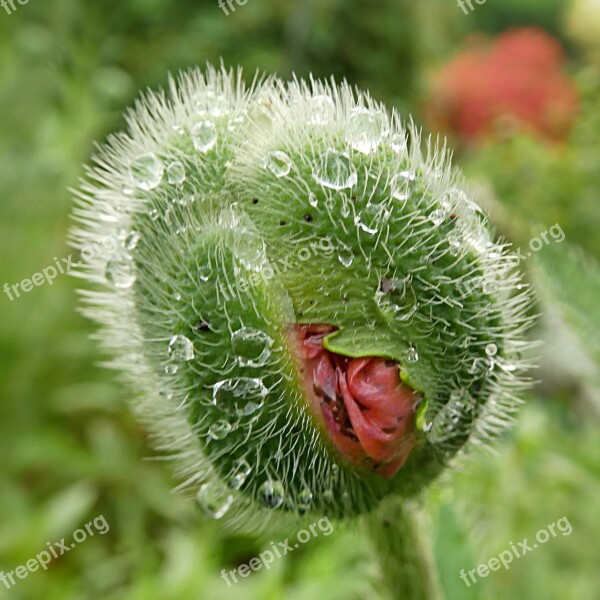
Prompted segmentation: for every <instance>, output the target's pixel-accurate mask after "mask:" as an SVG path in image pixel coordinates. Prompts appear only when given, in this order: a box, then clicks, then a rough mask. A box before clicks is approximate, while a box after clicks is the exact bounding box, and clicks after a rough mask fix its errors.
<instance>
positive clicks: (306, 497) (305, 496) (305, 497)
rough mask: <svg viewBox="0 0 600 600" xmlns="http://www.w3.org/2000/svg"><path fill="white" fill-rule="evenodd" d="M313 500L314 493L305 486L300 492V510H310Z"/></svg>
mask: <svg viewBox="0 0 600 600" xmlns="http://www.w3.org/2000/svg"><path fill="white" fill-rule="evenodd" d="M312 501H313V493H312V492H311V491H310V490H309V489H308V488H304V489H303V490H302V491H301V492H300V494H298V510H300V511H302V512H304V511H307V510H309V509H310V507H311V504H312Z"/></svg>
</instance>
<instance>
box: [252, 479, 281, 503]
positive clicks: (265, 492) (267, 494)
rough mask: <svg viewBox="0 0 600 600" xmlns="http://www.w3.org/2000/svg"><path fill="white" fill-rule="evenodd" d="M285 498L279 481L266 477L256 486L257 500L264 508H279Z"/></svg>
mask: <svg viewBox="0 0 600 600" xmlns="http://www.w3.org/2000/svg"><path fill="white" fill-rule="evenodd" d="M284 499H285V491H284V489H283V485H282V484H281V482H280V481H277V480H272V479H268V480H267V481H265V482H264V483H263V484H262V485H261V486H260V488H258V501H259V502H260V503H261V504H262V505H263V506H264V507H265V508H279V507H280V506H281V505H282V504H283V501H284Z"/></svg>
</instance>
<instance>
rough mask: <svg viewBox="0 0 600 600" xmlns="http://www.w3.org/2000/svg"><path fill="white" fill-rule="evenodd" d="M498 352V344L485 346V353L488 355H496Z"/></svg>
mask: <svg viewBox="0 0 600 600" xmlns="http://www.w3.org/2000/svg"><path fill="white" fill-rule="evenodd" d="M497 352H498V346H496V344H488V345H487V346H486V347H485V353H486V354H487V355H488V356H496V353H497Z"/></svg>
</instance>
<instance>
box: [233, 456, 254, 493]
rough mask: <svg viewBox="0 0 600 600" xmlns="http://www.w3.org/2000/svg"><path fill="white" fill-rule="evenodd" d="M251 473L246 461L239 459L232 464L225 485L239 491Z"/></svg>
mask: <svg viewBox="0 0 600 600" xmlns="http://www.w3.org/2000/svg"><path fill="white" fill-rule="evenodd" d="M251 471H252V467H251V466H250V464H249V463H248V461H247V460H246V459H244V458H240V459H238V460H236V461H235V462H234V463H233V466H232V468H231V472H230V474H229V476H228V478H227V483H228V484H229V487H230V488H232V489H234V490H239V489H240V488H241V487H242V486H243V485H244V483H245V482H246V479H248V475H250V472H251Z"/></svg>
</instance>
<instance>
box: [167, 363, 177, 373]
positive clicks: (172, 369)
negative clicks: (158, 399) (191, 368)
mask: <svg viewBox="0 0 600 600" xmlns="http://www.w3.org/2000/svg"><path fill="white" fill-rule="evenodd" d="M177 371H178V367H177V365H167V366H166V367H165V373H166V374H167V375H175V373H177Z"/></svg>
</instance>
